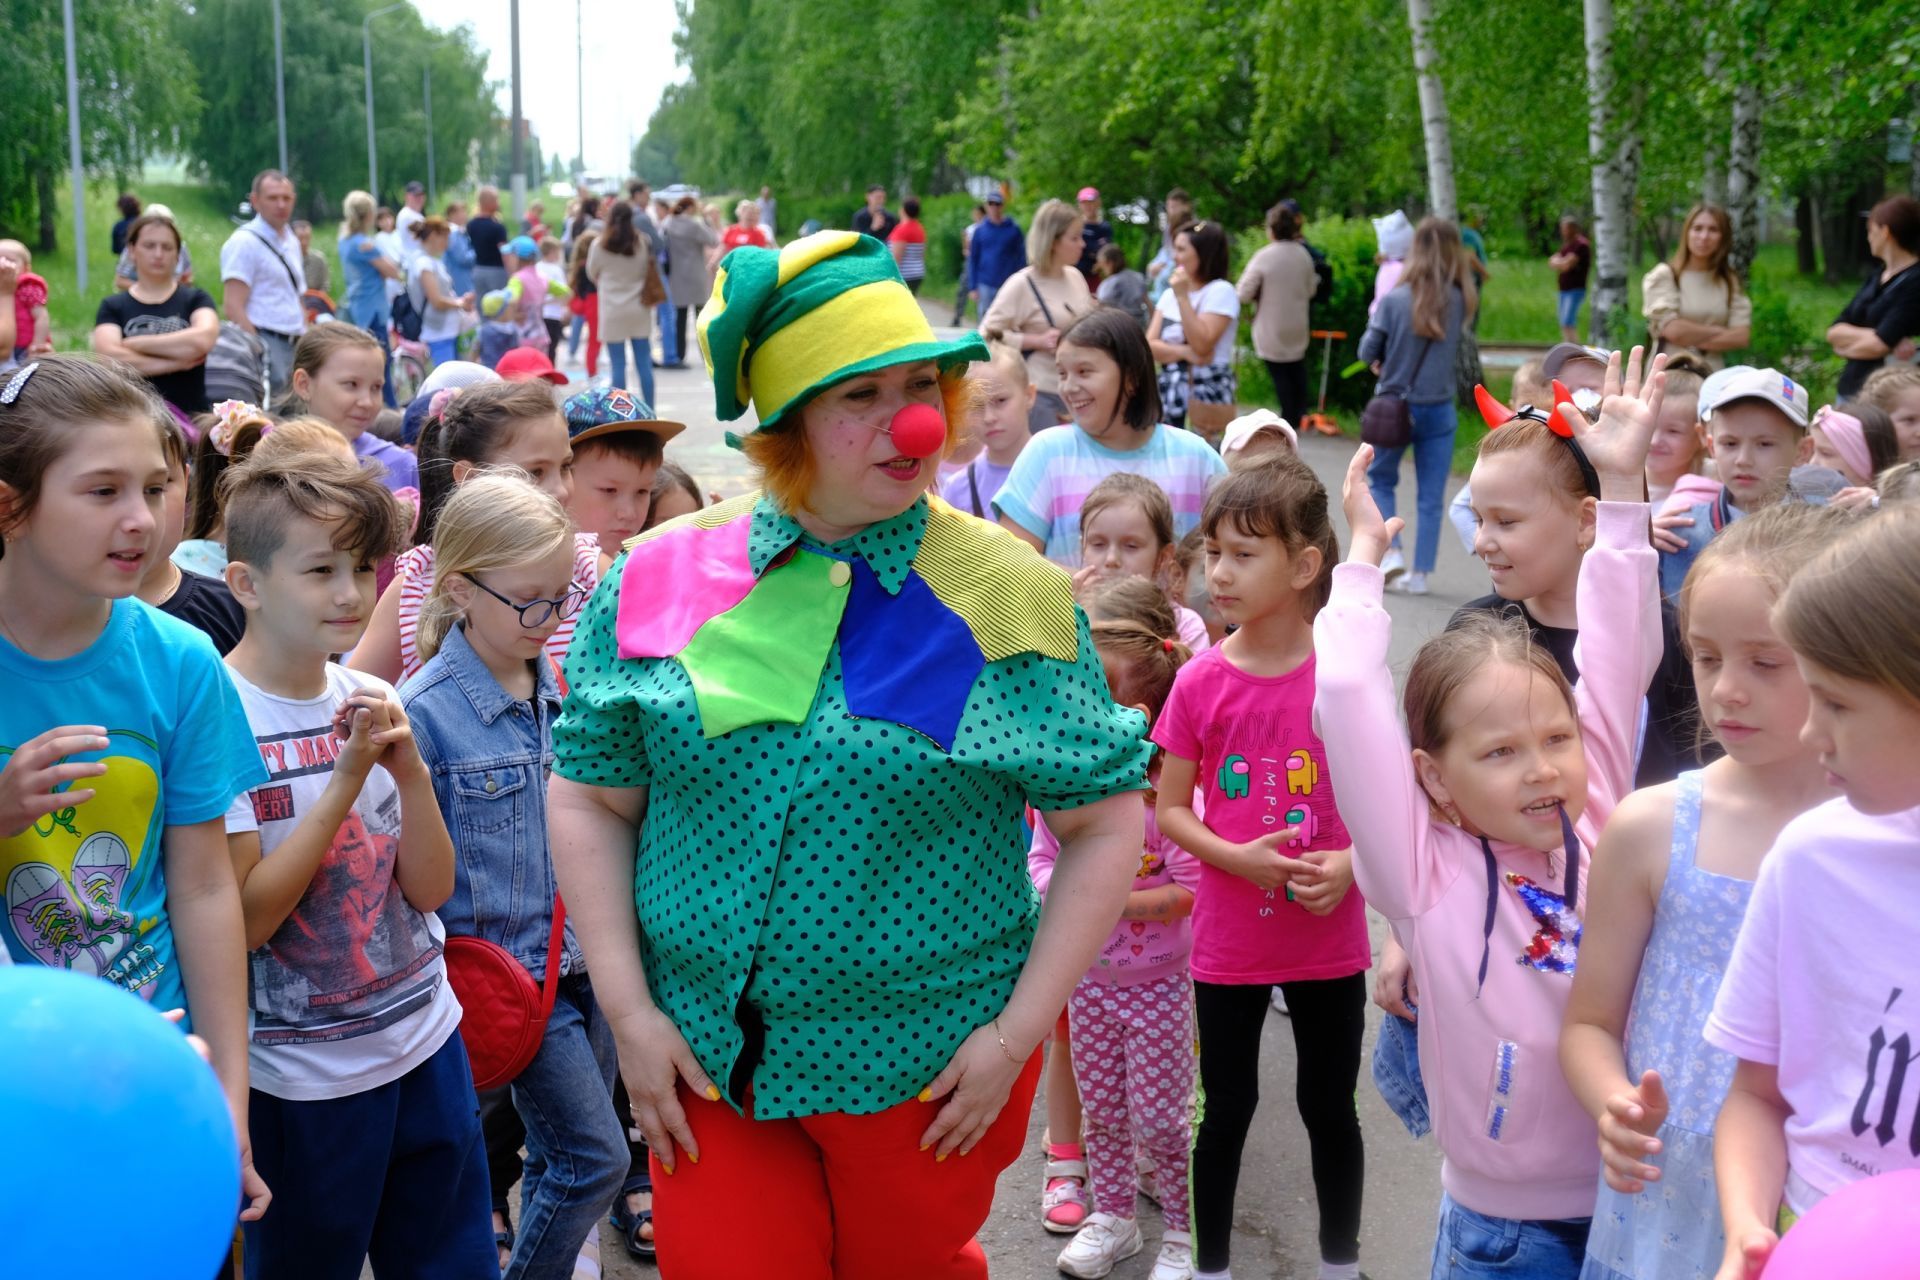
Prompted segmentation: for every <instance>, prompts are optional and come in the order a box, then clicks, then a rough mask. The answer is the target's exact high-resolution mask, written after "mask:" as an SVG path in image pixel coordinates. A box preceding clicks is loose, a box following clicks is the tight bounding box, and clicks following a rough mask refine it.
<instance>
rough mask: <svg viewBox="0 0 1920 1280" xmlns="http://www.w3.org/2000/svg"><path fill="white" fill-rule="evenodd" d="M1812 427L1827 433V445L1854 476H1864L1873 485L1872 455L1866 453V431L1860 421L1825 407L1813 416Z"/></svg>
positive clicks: (1842, 412)
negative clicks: (1850, 469)
mask: <svg viewBox="0 0 1920 1280" xmlns="http://www.w3.org/2000/svg"><path fill="white" fill-rule="evenodd" d="M1813 425H1814V426H1816V427H1818V428H1820V429H1821V430H1822V431H1824V432H1826V433H1827V443H1828V444H1831V445H1832V446H1833V451H1834V452H1835V453H1837V454H1839V455H1840V460H1841V461H1842V462H1844V463H1846V464H1847V466H1849V467H1850V468H1852V469H1853V473H1854V474H1855V475H1857V476H1864V477H1865V478H1866V482H1867V483H1868V484H1872V483H1873V455H1872V454H1870V453H1868V452H1867V430H1866V428H1865V427H1863V426H1861V425H1860V419H1858V418H1856V417H1854V416H1853V415H1852V414H1850V413H1847V412H1845V411H1843V410H1840V409H1836V408H1834V407H1833V406H1832V405H1825V406H1823V407H1822V408H1821V410H1820V412H1819V413H1816V414H1815V415H1813Z"/></svg>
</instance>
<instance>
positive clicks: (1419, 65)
mask: <svg viewBox="0 0 1920 1280" xmlns="http://www.w3.org/2000/svg"><path fill="white" fill-rule="evenodd" d="M1407 25H1408V26H1410V27H1412V28H1413V69H1414V74H1415V75H1416V76H1417V77H1418V78H1419V84H1420V121H1421V124H1422V125H1423V126H1424V127H1425V130H1426V135H1427V203H1428V205H1429V206H1430V207H1431V208H1432V210H1433V212H1434V213H1435V214H1437V215H1438V216H1440V217H1442V218H1448V219H1457V218H1458V217H1459V216H1460V214H1459V202H1458V200H1457V199H1456V198H1455V196H1454V190H1453V131H1452V128H1451V127H1450V126H1449V124H1448V122H1447V97H1446V93H1445V91H1444V90H1443V89H1442V87H1441V84H1440V75H1439V73H1438V72H1436V71H1435V70H1434V69H1433V64H1434V62H1435V61H1436V55H1435V53H1434V48H1433V32H1432V30H1431V27H1432V25H1433V4H1432V0H1407Z"/></svg>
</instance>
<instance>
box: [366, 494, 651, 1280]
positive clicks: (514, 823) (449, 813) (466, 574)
mask: <svg viewBox="0 0 1920 1280" xmlns="http://www.w3.org/2000/svg"><path fill="white" fill-rule="evenodd" d="M433 548H434V553H435V555H434V562H435V569H436V571H437V572H436V575H435V578H434V583H433V587H432V589H431V590H430V591H429V592H428V593H427V595H426V599H425V600H424V601H423V603H422V604H421V607H420V619H419V627H418V630H417V631H416V632H415V644H416V646H417V648H418V650H419V653H420V655H421V656H422V658H424V659H425V660H426V665H425V666H423V667H421V668H420V672H419V674H418V675H416V676H414V678H413V679H411V680H409V681H408V682H407V685H406V691H405V692H404V693H403V694H402V696H401V701H402V703H403V704H404V705H405V707H406V708H407V715H408V718H409V720H410V721H411V722H412V724H413V732H414V739H415V741H416V742H418V743H419V744H420V754H421V756H422V758H423V759H424V760H425V761H426V764H427V767H428V769H429V770H430V771H431V773H432V775H433V789H434V795H435V797H436V798H437V799H438V800H439V802H440V811H441V814H442V815H443V816H444V817H445V818H446V821H447V830H448V831H449V832H450V833H452V835H453V841H454V887H453V896H452V897H451V898H449V899H448V900H447V903H446V905H445V906H444V907H443V908H441V911H440V919H441V923H443V924H444V925H445V926H446V929H447V933H448V935H449V936H464V937H474V938H481V939H484V940H486V941H488V942H491V943H494V944H495V945H497V946H500V947H503V948H505V949H506V951H507V952H509V953H510V954H511V955H512V957H513V958H514V959H515V960H516V961H518V962H519V963H520V964H521V965H522V966H523V967H525V969H526V970H527V973H528V974H529V975H530V976H531V977H532V978H533V979H534V981H535V982H543V981H544V982H551V983H557V990H556V991H555V992H553V993H551V998H552V1000H553V1013H552V1015H551V1016H550V1017H549V1018H548V1020H547V1024H546V1028H545V1032H544V1034H543V1035H542V1037H541V1040H540V1048H539V1050H538V1052H536V1053H535V1055H534V1057H533V1060H532V1061H531V1062H530V1063H528V1064H527V1066H526V1068H525V1069H524V1070H523V1071H522V1072H521V1073H520V1074H519V1075H518V1076H517V1077H515V1079H514V1080H513V1082H512V1085H511V1088H510V1091H509V1090H498V1091H492V1092H489V1093H487V1094H485V1095H483V1096H482V1099H481V1108H482V1111H483V1113H486V1114H488V1115H493V1114H495V1113H499V1114H500V1116H501V1118H502V1119H504V1118H506V1116H508V1115H511V1114H512V1113H513V1112H518V1115H519V1119H520V1121H521V1122H522V1123H524V1125H525V1130H524V1133H525V1137H524V1142H525V1145H526V1153H527V1154H526V1162H525V1166H524V1174H523V1178H522V1190H521V1202H520V1203H521V1209H520V1222H519V1231H518V1233H517V1236H516V1233H515V1232H514V1231H513V1230H511V1229H505V1230H503V1229H502V1228H503V1226H504V1223H503V1222H496V1224H495V1231H496V1239H495V1243H496V1244H498V1245H499V1246H500V1247H501V1249H502V1250H503V1252H507V1258H506V1260H505V1261H504V1263H503V1266H505V1268H506V1270H507V1274H509V1275H514V1276H527V1277H535V1276H566V1275H571V1274H572V1271H573V1263H574V1258H575V1256H576V1255H577V1254H578V1253H579V1251H580V1242H581V1241H582V1240H584V1239H586V1237H587V1235H588V1233H589V1232H590V1231H592V1230H593V1229H594V1226H595V1224H596V1223H597V1222H598V1221H599V1218H600V1215H601V1214H603V1213H605V1212H606V1209H607V1205H608V1204H609V1203H610V1202H611V1201H612V1199H613V1197H614V1194H615V1193H616V1192H617V1191H618V1190H619V1188H620V1185H621V1182H622V1180H623V1179H625V1177H626V1176H627V1168H628V1152H627V1140H626V1132H625V1126H624V1125H622V1124H621V1122H620V1121H619V1119H618V1118H617V1117H616V1115H615V1112H614V1105H613V1075H614V1048H613V1033H612V1031H611V1029H610V1028H609V1027H608V1025H607V1022H606V1019H605V1018H604V1017H603V1016H602V1014H601V1013H600V1009H599V1006H598V1005H596V1004H595V1003H594V999H593V991H592V989H591V988H590V987H589V986H588V985H587V965H586V959H585V957H583V956H582V955H581V952H580V947H579V944H578V943H577V942H575V941H574V937H573V933H572V930H571V928H569V927H567V926H566V925H565V924H564V923H563V924H562V930H561V932H560V933H559V934H557V935H556V934H555V932H554V929H553V925H554V911H555V905H554V904H555V897H554V894H555V886H554V877H553V860H552V857H551V856H550V855H549V853H548V850H547V813H546V796H547V770H548V767H549V765H550V764H551V762H552V758H553V747H552V737H553V721H554V717H555V716H556V715H558V714H559V710H560V699H561V689H562V685H561V683H560V679H559V667H558V665H557V664H556V663H555V662H554V660H553V659H552V658H551V657H550V656H549V655H548V652H547V644H548V641H549V640H551V639H552V637H553V635H554V634H555V633H556V632H557V631H558V630H559V629H560V627H561V625H562V624H563V623H568V622H570V621H571V620H572V618H573V617H574V615H575V614H577V613H578V612H579V610H580V606H581V604H582V603H583V602H584V601H585V599H586V595H587V593H586V592H585V591H583V590H582V589H581V588H580V587H579V585H578V583H577V581H576V579H575V577H574V554H575V552H574V532H573V522H572V520H571V519H569V517H568V516H567V513H566V510H565V509H564V508H563V507H562V506H561V505H560V503H559V502H558V501H557V500H556V499H555V498H554V497H553V495H551V494H549V493H546V492H544V491H542V490H541V489H538V488H536V487H535V486H534V485H532V484H530V483H529V482H527V481H526V480H523V479H517V478H514V477H512V476H508V475H502V474H492V475H479V476H475V477H474V478H473V479H471V480H469V481H467V482H466V483H465V484H463V485H461V486H460V488H459V489H458V490H457V491H455V492H454V493H453V494H452V495H451V496H450V497H449V498H448V499H447V500H446V503H445V505H444V506H442V507H441V508H440V510H439V512H438V519H437V520H436V521H435V526H434V538H433ZM554 946H559V947H561V948H563V950H562V953H561V961H560V966H559V968H558V969H557V970H556V971H554V972H553V973H551V974H549V972H548V952H549V950H550V949H551V948H552V947H554ZM509 1092H510V1095H511V1103H512V1105H511V1107H510V1108H509V1107H508V1106H507V1105H506V1104H507V1102H508V1097H507V1096H506V1095H507V1094H508V1093H509ZM497 1127H498V1125H497V1124H495V1123H489V1124H488V1125H487V1128H488V1130H489V1131H490V1132H489V1146H490V1148H491V1147H492V1145H493V1144H492V1132H491V1131H493V1130H495V1129H496V1128H497ZM518 1146H519V1144H518V1143H515V1144H514V1145H513V1147H511V1148H509V1149H510V1150H512V1151H514V1152H515V1153H516V1154H517V1151H518ZM489 1163H490V1164H491V1161H490V1162H489ZM509 1163H510V1164H511V1165H513V1166H514V1171H515V1172H518V1171H519V1169H518V1162H517V1161H513V1162H509ZM497 1181H498V1179H496V1182H497ZM496 1190H498V1189H497V1188H496ZM502 1207H503V1206H500V1205H498V1204H496V1206H495V1210H496V1212H499V1210H500V1209H501V1208H502ZM503 1237H504V1238H503Z"/></svg>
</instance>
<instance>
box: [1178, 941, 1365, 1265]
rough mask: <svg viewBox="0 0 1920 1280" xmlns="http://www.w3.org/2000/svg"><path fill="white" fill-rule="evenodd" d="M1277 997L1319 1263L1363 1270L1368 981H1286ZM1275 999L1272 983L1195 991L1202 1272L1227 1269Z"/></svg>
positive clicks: (1196, 1197) (1196, 1194)
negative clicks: (1315, 1203) (1306, 1152)
mask: <svg viewBox="0 0 1920 1280" xmlns="http://www.w3.org/2000/svg"><path fill="white" fill-rule="evenodd" d="M1280 990H1281V991H1282V992H1284V993H1285V994H1286V997H1287V1009H1288V1011H1289V1012H1290V1013H1291V1014H1292V1015H1293V1017H1292V1021H1293V1044H1294V1050H1295V1055H1296V1057H1297V1058H1298V1060H1299V1065H1298V1078H1297V1080H1296V1082H1295V1087H1294V1101H1295V1103H1296V1104H1297V1105H1298V1106H1299V1108H1300V1118H1301V1119H1302V1120H1303V1121H1305V1122H1306V1126H1307V1142H1308V1145H1309V1146H1310V1147H1311V1149H1312V1159H1313V1190H1314V1195H1315V1197H1316V1198H1317V1199H1318V1200H1319V1204H1320V1257H1321V1259H1322V1260H1323V1261H1326V1262H1332V1263H1348V1262H1357V1261H1359V1259H1360V1195H1361V1190H1362V1187H1363V1185H1364V1182H1365V1174H1366V1151H1365V1148H1364V1147H1363V1146H1362V1145H1361V1141H1360V1113H1359V1111H1358V1109H1357V1107H1356V1103H1355V1096H1354V1095H1355V1090H1357V1089H1358V1088H1359V1082H1360V1040H1361V1036H1362V1034H1363V1033H1364V1032H1365V1030H1366V1025H1367V976H1366V974H1364V973H1356V974H1353V975H1351V976H1349V977H1345V978H1325V979H1321V980H1319V981H1315V982H1283V983H1281V984H1280ZM1271 991H1272V988H1271V987H1269V986H1268V985H1267V984H1266V983H1252V984H1248V985H1245V986H1240V985H1235V986H1225V985H1221V984H1218V983H1212V982H1196V983H1194V984H1193V1004H1194V1013H1195V1017H1196V1021H1197V1022H1198V1024H1199V1030H1200V1090H1201V1096H1202V1098H1203V1099H1204V1102H1203V1105H1202V1110H1201V1114H1200V1128H1199V1131H1198V1132H1197V1133H1196V1134H1195V1135H1194V1140H1193V1181H1192V1186H1193V1232H1194V1243H1195V1246H1196V1256H1195V1259H1194V1261H1195V1264H1196V1265H1197V1266H1198V1268H1199V1269H1200V1270H1202V1271H1224V1270H1225V1269H1226V1267H1227V1261H1228V1250H1229V1248H1230V1247H1231V1244H1232V1235H1233V1198H1234V1191H1235V1188H1236V1187H1237V1186H1238V1184H1239V1181H1240V1153H1241V1150H1242V1149H1243V1148H1244V1147H1245V1146H1246V1143H1247V1130H1248V1128H1249V1127H1250V1126H1251V1125H1252V1124H1253V1113H1254V1110H1255V1108H1256V1107H1257V1106H1258V1105H1259V1102H1260V1031H1261V1028H1262V1027H1263V1026H1264V1025H1265V1024H1266V1020H1267V1001H1268V998H1269V993H1270V992H1271Z"/></svg>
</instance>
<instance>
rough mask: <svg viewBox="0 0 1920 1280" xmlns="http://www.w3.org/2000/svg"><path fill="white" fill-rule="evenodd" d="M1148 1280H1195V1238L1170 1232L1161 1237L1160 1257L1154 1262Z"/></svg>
mask: <svg viewBox="0 0 1920 1280" xmlns="http://www.w3.org/2000/svg"><path fill="white" fill-rule="evenodd" d="M1147 1280H1193V1236H1192V1235H1191V1234H1190V1233H1188V1232H1185V1231H1169V1232H1166V1233H1165V1234H1163V1235H1162V1236H1161V1237H1160V1256H1159V1257H1157V1258H1155V1259H1154V1260H1153V1270H1152V1271H1149V1272H1148V1273H1147Z"/></svg>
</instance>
